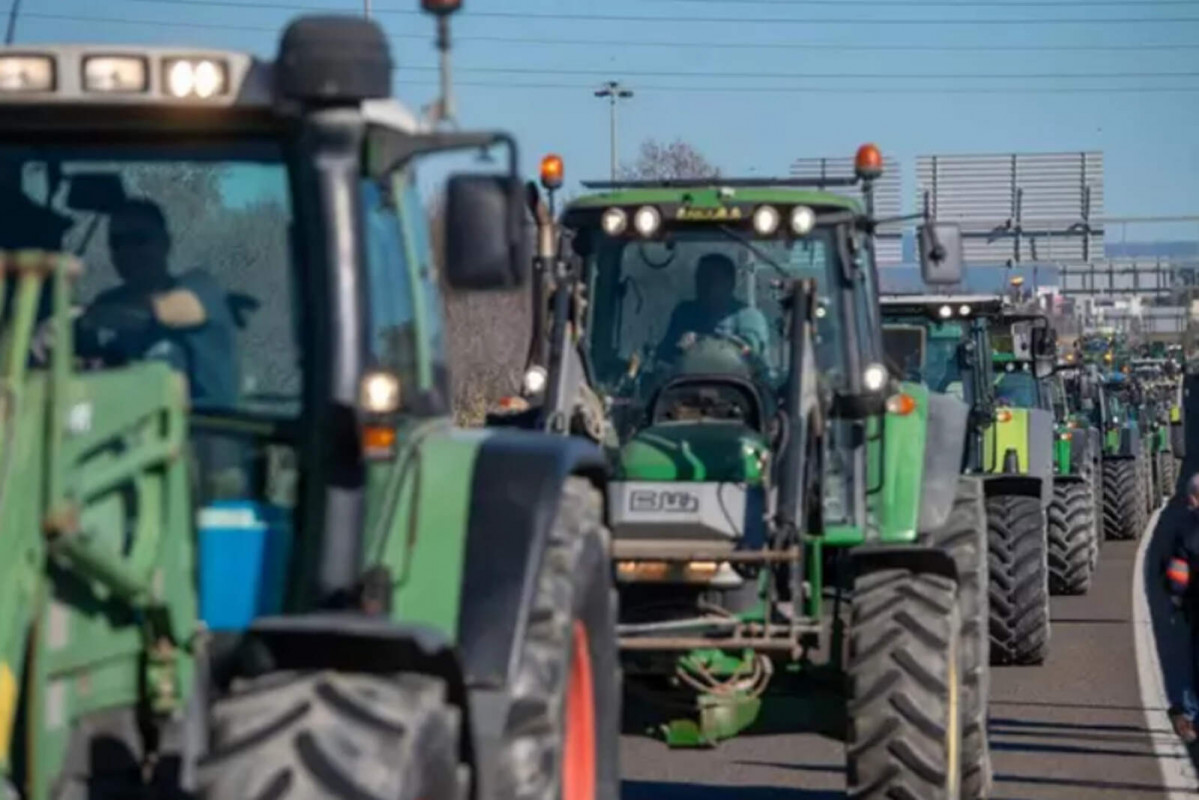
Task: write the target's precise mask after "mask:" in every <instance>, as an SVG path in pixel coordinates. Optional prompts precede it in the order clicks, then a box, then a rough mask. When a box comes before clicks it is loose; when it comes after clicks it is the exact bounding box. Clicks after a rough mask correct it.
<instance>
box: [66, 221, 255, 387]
mask: <svg viewBox="0 0 1199 800" xmlns="http://www.w3.org/2000/svg"><path fill="white" fill-rule="evenodd" d="M108 245H109V249H110V251H111V256H112V264H113V267H114V268H115V269H116V271H117V274H118V275H119V276H120V278H121V283H120V285H118V286H116V287H114V288H112V289H109V290H107V291H105V292H102V293H100V294H99V295H98V296H97V297H96V298H95V300H94V301H93V302H92V304H91V305H90V306H89V307H88V308H87V310H86V311H85V312H84V313H83V315H82V316H81V317H80V319H79V320H78V321H77V323H76V331H77V333H76V336H77V339H78V344H79V349H80V351H81V353H82V354H84V355H88V356H95V357H100V358H104V359H106V360H107V359H115V360H119V361H126V360H136V359H155V358H158V359H162V360H165V361H167V362H168V363H170V364H171V365H172V366H174V367H175V368H176V369H177V370H179V371H180V372H182V373H183V374H184V375H186V376H187V379H188V385H189V389H190V393H191V399H192V403H193V404H194V405H195V406H197V407H201V408H203V407H209V408H212V407H216V408H231V407H233V406H235V405H236V404H237V397H238V378H237V366H236V359H235V355H236V354H235V352H234V343H235V341H236V325H235V322H234V319H233V315H232V312H231V311H230V309H229V307H228V305H227V303H226V302H225V293H224V292H223V291H222V290H221V288H220V287H219V286H218V284H217V283H216V281H215V280H214V279H213V278H212V276H211V275H209V274H208V273H207V272H205V271H203V270H192V271H189V272H186V273H184V274H181V275H172V274H171V272H170V270H169V268H168V260H169V256H170V251H171V237H170V234H169V232H168V230H167V224H166V217H165V216H164V215H163V213H162V209H161V208H160V207H159V206H158V204H157V203H154V202H151V201H149V200H130V201H127V202H126V203H125V204H124V205H123V206H121V207H120V208H119V209H117V211H115V212H114V213H113V215H112V216H111V218H110V219H109V223H108Z"/></svg>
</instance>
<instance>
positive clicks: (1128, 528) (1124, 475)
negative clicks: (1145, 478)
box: [1103, 458, 1145, 539]
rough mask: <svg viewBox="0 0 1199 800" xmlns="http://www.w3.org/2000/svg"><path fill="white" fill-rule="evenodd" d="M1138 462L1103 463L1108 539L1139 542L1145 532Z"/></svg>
mask: <svg viewBox="0 0 1199 800" xmlns="http://www.w3.org/2000/svg"><path fill="white" fill-rule="evenodd" d="M1138 463H1139V460H1138V459H1133V458H1122V459H1119V460H1111V459H1109V460H1107V461H1104V462H1103V530H1104V533H1105V535H1106V536H1107V538H1109V539H1137V538H1139V537H1140V535H1141V531H1143V530H1144V529H1145V505H1144V502H1143V501H1142V499H1141V483H1140V481H1141V472H1140V469H1139V468H1138Z"/></svg>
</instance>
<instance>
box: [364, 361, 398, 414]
mask: <svg viewBox="0 0 1199 800" xmlns="http://www.w3.org/2000/svg"><path fill="white" fill-rule="evenodd" d="M359 402H360V403H361V405H362V410H363V411H365V412H367V413H368V414H393V413H395V412H396V411H399V409H400V379H399V378H397V377H396V376H395V375H392V374H391V373H390V372H382V371H378V372H368V373H367V374H366V375H364V376H363V377H362V384H361V387H360V393H359Z"/></svg>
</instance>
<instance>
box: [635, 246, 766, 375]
mask: <svg viewBox="0 0 1199 800" xmlns="http://www.w3.org/2000/svg"><path fill="white" fill-rule="evenodd" d="M736 287H737V265H736V264H734V263H733V260H732V259H731V258H729V257H728V256H726V255H724V254H722V253H709V254H708V255H705V256H703V257H702V258H700V260H699V263H698V264H697V265H696V269H695V299H694V300H684V301H683V302H682V303H680V304H679V305H678V306H676V307H675V309H674V311H673V313H671V315H670V324H669V326H668V327H667V329H666V335H665V336H664V337H663V338H662V341H661V343H660V344H659V345H658V352H657V357H658V359H659V360H661V361H665V362H667V363H672V362H674V361H676V360H677V359H678V358H679V356H680V355H681V354H682V353H683V351H685V350H686V349H687V348H689V347H691V346H692V345H693V344H695V342H696V341H697V340H698V338H699V337H701V336H721V337H726V338H730V339H734V340H738V341H741V342H744V343H745V344H746V345H748V346H749V348H750V350H751V351H752V352H753V354H754V355H756V356H758V357H759V358H765V356H766V348H767V346H768V344H769V342H770V333H769V331H770V327H769V324H768V323H767V321H766V317H765V315H763V314H762V312H761V311H759V310H758V309H756V308H751V307H749V306H747V305H745V304H744V303H742V302H740V301H738V300H737V298H736V297H735V296H734V290H735V289H736Z"/></svg>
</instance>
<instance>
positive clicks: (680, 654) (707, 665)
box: [491, 146, 990, 799]
mask: <svg viewBox="0 0 1199 800" xmlns="http://www.w3.org/2000/svg"><path fill="white" fill-rule="evenodd" d="M549 163H550V164H554V163H555V162H554V161H552V160H551V161H550V162H549ZM856 166H857V169H856V176H855V177H854V178H852V179H845V180H841V181H838V180H837V179H827V180H822V181H804V180H799V179H783V180H768V179H745V180H738V179H728V178H723V177H722V178H718V179H712V180H681V181H680V180H672V181H660V182H629V183H619V184H609V183H602V184H596V183H591V184H585V186H587V187H588V188H589V189H591V190H593V191H592V193H590V194H587V195H585V196H583V197H580V198H577V199H575V200H574V201H573V202H571V203H570V205H569V206H568V207H567V208H566V209H565V210H564V212H563V214H562V216H561V218H560V220H555V219H554V217H553V215H552V214H551V213H550V211H549V209H548V207H547V206H546V204H545V203H541V202H540V201H536V202H535V203H534V208H535V209H536V210H537V211H538V217H539V219H540V220H541V229H540V230H541V237H540V241H541V247H540V255H539V257H538V269H537V272H538V274H539V275H540V276H541V277H542V281H541V282H540V283H538V284H535V287H539V288H538V293H537V294H536V295H535V299H534V308H535V319H534V336H533V347H532V350H531V352H530V358H529V365H528V371H527V372H526V380H525V383H524V395H523V396H522V400H523V403H521V404H520V405H521V407H522V408H524V410H522V411H519V412H516V413H512V414H509V415H507V416H503V415H496V416H494V417H493V418H492V420H491V421H492V423H493V424H523V425H532V426H535V427H539V428H542V429H546V430H551V431H555V432H559V433H563V434H573V435H575V436H578V437H587V438H591V439H593V440H594V441H597V442H599V443H600V444H601V445H602V446H603V447H604V449H605V451H606V452H607V455H608V463H609V466H610V469H611V473H612V477H613V480H612V482H611V483H610V485H609V513H610V515H611V517H610V519H611V526H612V531H613V536H614V544H613V551H614V558H615V560H616V563H617V581H618V586H619V592H620V600H621V602H620V607H621V618H620V626H619V631H620V647H621V651H622V662H623V666H624V673H625V678H626V685H627V688H628V691H629V692H630V693H634V694H636V696H637V697H638V698H639V701H638V703H637V704H636V709H635V710H636V711H638V712H640V717H641V718H640V719H636V720H630V724H631V725H634V726H635V727H636V726H637V724H638V723H640V727H641V729H642V730H649V731H652V732H654V733H656V734H657V735H661V736H663V737H664V738H665V739H666V741H667V742H668V743H669V744H670V745H673V746H712V745H715V744H716V743H717V742H719V741H720V740H723V739H726V738H729V737H732V736H735V735H738V734H740V733H742V732H750V733H752V732H753V731H755V730H767V729H769V730H776V729H777V725H778V724H781V725H782V726H784V728H789V729H792V730H794V729H796V728H797V727H800V725H801V720H803V719H804V718H805V711H804V710H802V709H804V708H806V709H807V712H806V718H808V719H812V720H814V721H815V724H817V725H820V726H824V727H823V730H825V731H827V732H830V733H835V734H836V735H840V736H844V737H845V739H846V742H847V749H846V752H847V758H848V772H847V777H848V789H849V793H850V795H851V796H854V797H860V798H883V797H894V796H899V795H900V794H905V793H906V796H912V797H921V798H930V799H932V798H949V797H982V796H985V794H986V792H987V791H988V787H989V785H990V761H989V755H988V749H987V744H986V698H987V686H988V682H987V680H988V678H987V676H988V655H987V649H986V648H987V640H986V635H985V630H986V569H985V548H986V542H985V523H984V520H983V509H982V492H981V489H980V487H979V483H978V481H977V479H972V478H967V477H962V476H960V475H959V472H960V470H959V464H960V460H961V452H962V449H963V447H964V445H965V434H966V424H965V423H966V416H967V408H966V406H965V404H963V403H961V402H959V401H955V400H953V399H952V398H948V397H945V396H942V395H936V394H933V393H930V392H928V391H927V389H925V388H924V387H923V386H919V385H916V384H909V383H901V382H897V381H895V380H894V379H893V378H892V377H891V376H889V375H888V372H887V370H886V368H885V366H884V365H883V354H882V342H881V339H880V326H879V316H878V289H877V285H878V284H877V272H876V266H875V263H874V255H873V248H874V244H873V236H872V232H873V230H874V226H875V225H876V221H875V220H874V219H873V218H872V215H871V205H872V204H871V200H870V198H871V196H872V195H871V186H872V182H873V180H874V179H876V178H877V176H878V175H879V174H880V173H881V160H880V158H879V156H878V151H877V150H876V149H874V148H873V147H871V146H866V147H863V148H862V150H860V151H859V153H858V157H857V159H856ZM546 173H548V175H549V176H551V177H553V176H557V177H554V179H553V180H546ZM560 179H561V169H560V164H558V167H557V168H553V167H551V168H550V169H549V170H547V171H546V172H544V173H543V185H544V186H545V187H546V188H547V189H550V190H551V195H550V201H551V204H552V189H554V188H556V186H557V185H558V182H559V181H560ZM854 185H860V186H861V187H862V188H863V190H864V196H865V204H864V206H863V205H862V204H859V202H857V200H856V199H851V198H849V197H847V196H845V195H843V194H839V193H837V192H835V191H829V189H830V188H831V187H834V186H841V187H852V186H854ZM532 189H533V190H534V194H535V193H536V187H535V186H534V187H532ZM920 241H921V251H922V254H923V257H922V264H923V266H924V272H925V274H926V276H927V279H928V280H930V281H932V282H950V283H952V282H956V281H958V280H959V279H960V270H961V256H960V247H961V245H960V235H959V233H958V230H957V228H956V227H953V226H944V225H939V224H935V223H933V224H927V225H924V226H922V227H921V230H920ZM693 292H694V293H695V294H694V295H692V293H693ZM692 296H693V297H694V299H688V298H689V297H692ZM510 405H511V404H510ZM842 687H847V690H848V694H847V695H846V694H843V689H842ZM805 701H810V704H809V705H804V702H805ZM830 701H831V702H830ZM797 703H798V704H799V706H800V708H799V709H796V708H795V706H796V704H797ZM786 709H792V710H791V711H786ZM780 719H781V721H780ZM842 719H843V720H844V722H843V723H839V722H838V720H842Z"/></svg>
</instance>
